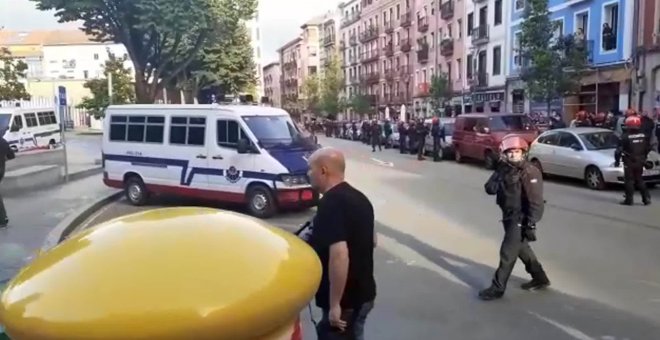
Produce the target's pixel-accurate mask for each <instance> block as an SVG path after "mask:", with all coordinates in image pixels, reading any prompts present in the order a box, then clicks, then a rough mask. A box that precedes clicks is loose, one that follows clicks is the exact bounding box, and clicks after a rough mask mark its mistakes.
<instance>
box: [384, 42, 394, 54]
mask: <svg viewBox="0 0 660 340" xmlns="http://www.w3.org/2000/svg"><path fill="white" fill-rule="evenodd" d="M383 54H385V56H386V57H391V56H393V55H394V46H393V45H392V43H391V42H390V43H388V44H387V45H385V47H383Z"/></svg>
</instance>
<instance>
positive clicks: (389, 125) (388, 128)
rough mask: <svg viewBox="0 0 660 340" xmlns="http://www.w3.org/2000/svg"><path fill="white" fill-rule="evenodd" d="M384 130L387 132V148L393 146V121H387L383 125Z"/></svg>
mask: <svg viewBox="0 0 660 340" xmlns="http://www.w3.org/2000/svg"><path fill="white" fill-rule="evenodd" d="M383 132H385V148H389V147H391V145H390V137H391V136H392V123H390V122H389V121H385V124H384V125H383Z"/></svg>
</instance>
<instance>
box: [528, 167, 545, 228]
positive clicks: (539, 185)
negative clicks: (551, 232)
mask: <svg viewBox="0 0 660 340" xmlns="http://www.w3.org/2000/svg"><path fill="white" fill-rule="evenodd" d="M523 189H524V190H525V195H526V196H527V201H528V202H529V212H528V216H527V221H528V224H529V225H530V226H533V225H536V223H537V222H539V221H540V220H541V218H543V211H544V208H545V200H544V199H543V175H542V174H541V171H540V170H539V169H538V168H537V167H535V166H534V165H531V164H529V165H528V167H527V178H525V179H524V180H523Z"/></svg>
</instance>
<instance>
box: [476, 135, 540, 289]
mask: <svg viewBox="0 0 660 340" xmlns="http://www.w3.org/2000/svg"><path fill="white" fill-rule="evenodd" d="M527 148H528V145H527V142H526V141H525V140H524V139H522V138H521V137H519V136H515V135H509V136H506V137H504V139H503V140H502V143H501V144H500V151H501V153H502V158H503V159H502V160H501V161H500V162H499V163H498V165H497V168H496V170H495V172H494V173H493V175H492V176H491V177H490V178H489V179H488V182H486V184H485V189H486V193H488V194H489V195H496V197H497V199H496V202H497V205H499V207H500V209H501V210H502V223H503V224H504V239H503V240H502V246H501V248H500V264H499V266H498V268H497V271H496V272H495V275H494V277H493V281H492V284H491V286H490V287H489V288H486V289H484V290H482V291H480V292H479V298H481V299H482V300H494V299H499V298H501V297H502V296H503V295H504V291H505V290H506V284H507V281H508V280H509V277H510V276H511V272H512V271H513V266H514V265H515V263H516V260H517V259H518V258H520V259H521V260H522V261H523V263H524V264H525V270H527V272H528V273H529V274H530V275H531V276H532V280H531V281H529V282H527V283H524V284H523V285H522V286H521V288H522V289H525V290H536V289H543V288H546V287H548V286H549V285H550V280H548V277H547V275H546V273H545V271H544V270H543V267H542V266H541V264H540V263H539V261H538V260H537V258H536V255H535V254H534V251H532V248H531V247H530V246H529V242H534V241H536V223H537V222H539V221H540V220H541V218H542V217H543V210H544V204H545V202H544V200H543V177H542V175H541V172H540V171H539V169H538V168H536V167H535V166H534V165H532V164H531V163H529V162H527V160H526V155H525V153H526V152H527Z"/></svg>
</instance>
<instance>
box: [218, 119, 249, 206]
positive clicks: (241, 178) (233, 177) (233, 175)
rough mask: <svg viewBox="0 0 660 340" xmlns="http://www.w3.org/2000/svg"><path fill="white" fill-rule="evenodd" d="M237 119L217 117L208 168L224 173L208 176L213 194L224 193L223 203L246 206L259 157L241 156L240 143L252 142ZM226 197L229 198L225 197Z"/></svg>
mask: <svg viewBox="0 0 660 340" xmlns="http://www.w3.org/2000/svg"><path fill="white" fill-rule="evenodd" d="M238 119H240V118H237V117H229V116H227V117H218V118H217V119H216V121H215V124H214V125H215V127H214V128H212V131H213V133H212V134H211V137H212V138H213V139H214V140H213V141H212V142H209V144H208V145H209V167H210V168H212V169H213V170H214V171H215V170H221V171H222V175H221V176H209V186H210V189H211V190H215V191H218V192H221V193H222V194H223V200H227V201H234V202H243V200H244V194H245V189H246V188H247V184H248V179H247V178H246V176H245V175H246V174H247V173H252V172H254V171H255V170H254V166H255V156H256V154H251V153H248V154H239V153H238V151H237V145H238V140H239V139H248V140H249V139H250V137H248V135H247V134H246V133H245V131H244V130H243V129H242V128H241V124H240V122H239V121H238ZM224 196H226V197H224Z"/></svg>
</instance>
